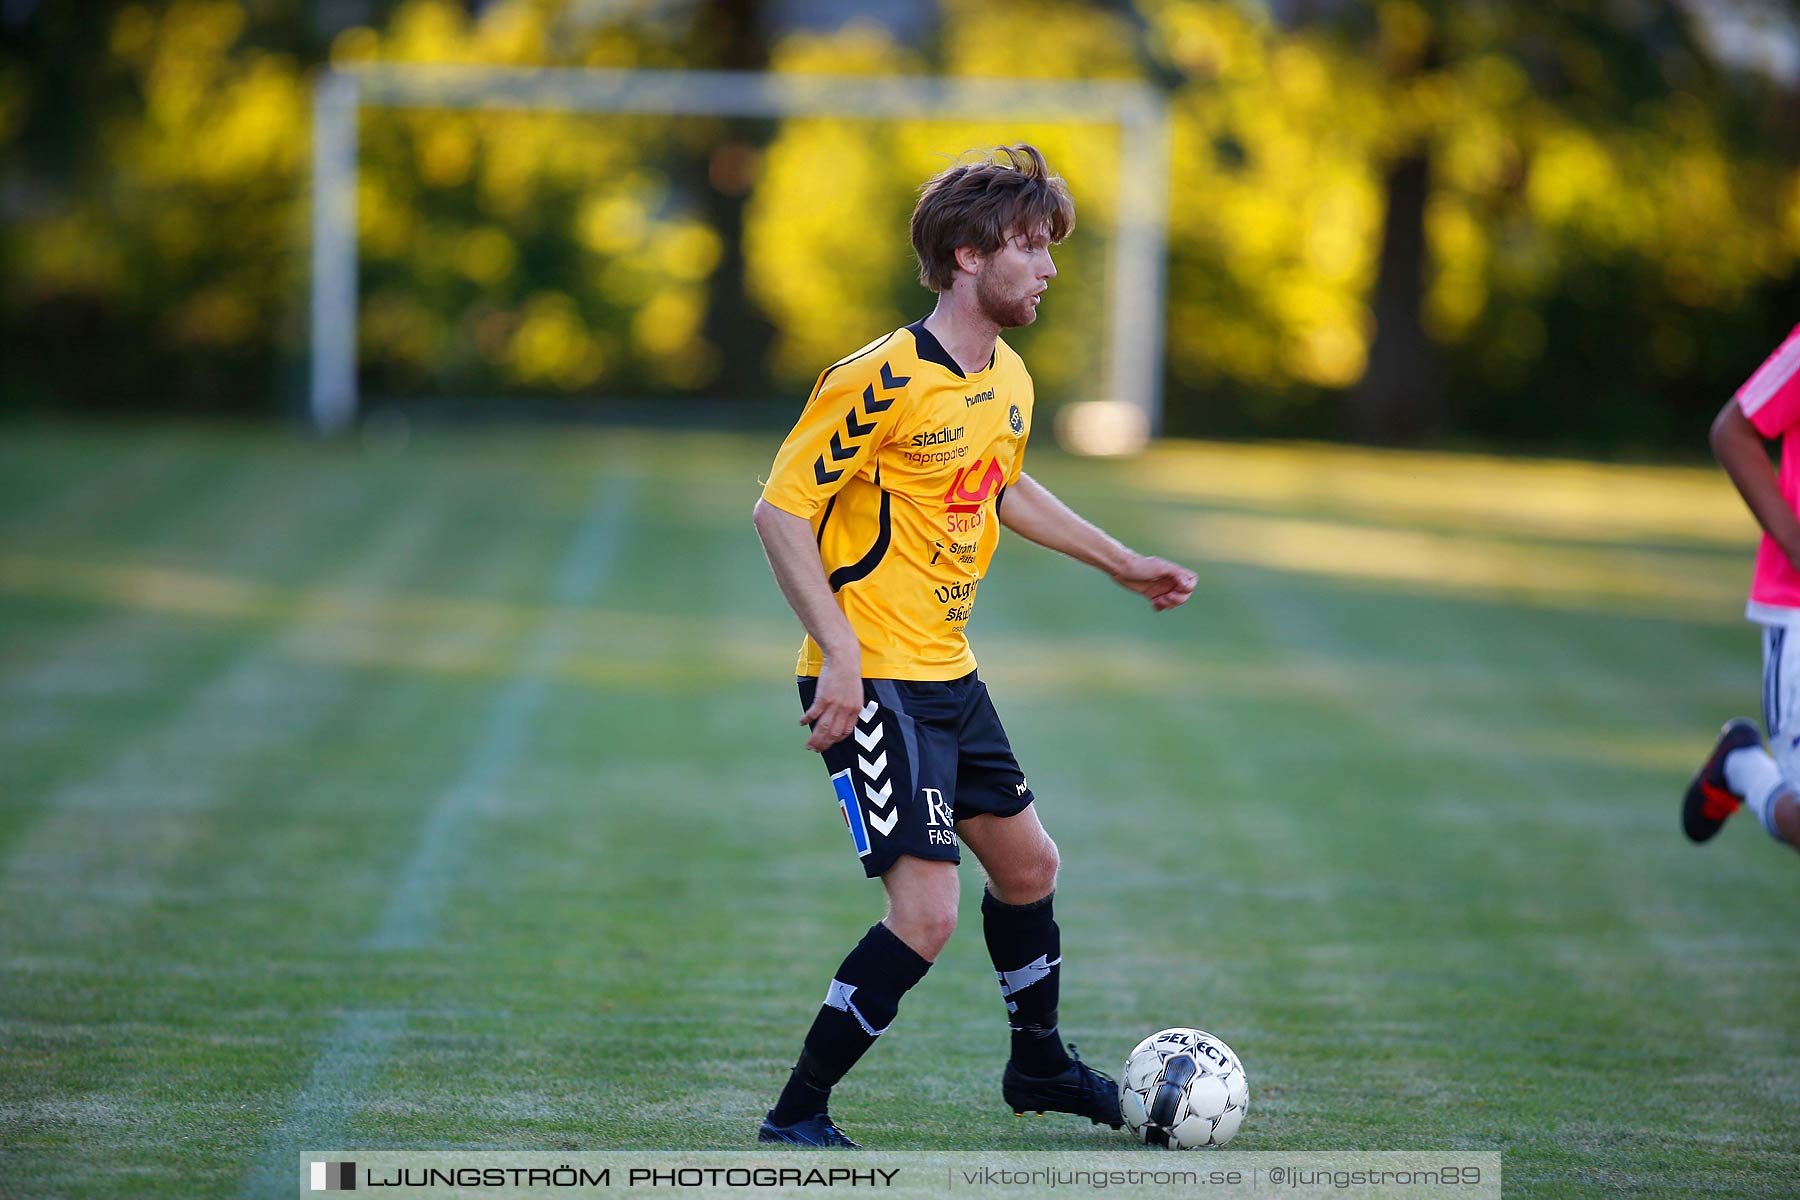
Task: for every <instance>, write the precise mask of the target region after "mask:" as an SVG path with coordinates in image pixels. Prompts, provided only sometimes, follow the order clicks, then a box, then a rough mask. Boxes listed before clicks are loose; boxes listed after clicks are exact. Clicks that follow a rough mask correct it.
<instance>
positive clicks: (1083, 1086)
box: [1000, 1045, 1125, 1129]
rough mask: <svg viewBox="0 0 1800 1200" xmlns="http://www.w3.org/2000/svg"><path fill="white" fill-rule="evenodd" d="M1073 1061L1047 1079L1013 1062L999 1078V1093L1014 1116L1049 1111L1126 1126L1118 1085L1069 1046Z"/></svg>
mask: <svg viewBox="0 0 1800 1200" xmlns="http://www.w3.org/2000/svg"><path fill="white" fill-rule="evenodd" d="M1069 1057H1070V1058H1071V1059H1072V1060H1073V1061H1072V1062H1070V1063H1069V1065H1068V1066H1067V1067H1065V1068H1063V1070H1062V1073H1061V1074H1058V1075H1052V1076H1050V1077H1049V1078H1048V1079H1039V1078H1038V1077H1037V1076H1035V1075H1027V1074H1025V1073H1024V1072H1023V1071H1021V1070H1019V1069H1018V1068H1017V1067H1015V1066H1013V1064H1012V1063H1010V1062H1008V1063H1007V1064H1006V1072H1005V1074H1003V1075H1001V1077H1000V1091H1001V1093H1002V1094H1003V1095H1005V1097H1006V1102H1007V1103H1008V1104H1010V1105H1011V1106H1012V1110H1013V1115H1014V1116H1019V1117H1022V1116H1024V1115H1025V1114H1026V1113H1028V1112H1035V1113H1037V1114H1038V1115H1039V1116H1042V1115H1043V1114H1044V1113H1047V1112H1064V1113H1074V1114H1075V1115H1076V1116H1078V1117H1086V1118H1087V1119H1088V1120H1090V1121H1092V1122H1093V1123H1094V1124H1096V1125H1110V1126H1112V1127H1113V1128H1114V1129H1118V1128H1119V1127H1121V1126H1122V1125H1124V1124H1125V1118H1124V1116H1123V1115H1122V1114H1121V1113H1120V1112H1119V1085H1118V1084H1117V1083H1114V1082H1113V1081H1112V1080H1111V1079H1108V1078H1107V1077H1106V1076H1104V1075H1102V1074H1101V1073H1100V1072H1098V1071H1096V1070H1094V1068H1092V1067H1090V1066H1088V1065H1087V1064H1086V1063H1084V1062H1082V1061H1081V1056H1080V1055H1078V1054H1076V1053H1075V1047H1074V1046H1072V1045H1071V1046H1070V1047H1069Z"/></svg>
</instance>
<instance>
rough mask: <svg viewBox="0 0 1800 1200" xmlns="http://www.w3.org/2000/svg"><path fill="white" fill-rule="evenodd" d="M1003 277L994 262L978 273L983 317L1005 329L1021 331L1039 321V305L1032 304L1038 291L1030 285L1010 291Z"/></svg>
mask: <svg viewBox="0 0 1800 1200" xmlns="http://www.w3.org/2000/svg"><path fill="white" fill-rule="evenodd" d="M999 274H1000V273H999V272H998V271H996V270H994V268H993V266H992V264H990V263H983V264H982V265H981V269H980V270H979V271H977V272H975V303H976V305H977V306H979V307H980V309H981V315H982V316H984V317H986V318H987V319H988V320H990V321H992V322H993V323H994V324H996V325H998V326H999V327H1000V328H1002V329H1017V328H1018V327H1019V326H1021V325H1029V324H1031V323H1032V322H1033V321H1035V320H1037V306H1036V305H1035V304H1033V303H1032V302H1031V297H1032V295H1033V293H1034V291H1035V290H1036V289H1035V288H1032V287H1030V286H1027V287H1026V288H1024V289H1023V290H1021V291H1017V292H1009V291H1007V290H1006V285H1005V283H1003V282H1002V281H1001V280H1000V278H999Z"/></svg>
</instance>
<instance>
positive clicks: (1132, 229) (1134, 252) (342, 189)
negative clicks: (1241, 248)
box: [309, 63, 1169, 453]
mask: <svg viewBox="0 0 1800 1200" xmlns="http://www.w3.org/2000/svg"><path fill="white" fill-rule="evenodd" d="M365 108H427V109H430V108H437V109H483V110H494V111H506V110H511V111H562V112H583V113H596V114H602V115H604V114H609V113H612V114H631V115H663V116H711V117H760V118H782V117H795V116H809V117H861V118H872V119H883V118H885V119H922V120H924V119H936V120H965V121H967V120H1008V121H1019V122H1036V123H1069V124H1088V125H1095V124H1098V125H1110V126H1113V127H1116V128H1117V129H1118V131H1119V141H1118V176H1119V187H1118V200H1117V205H1118V208H1117V220H1116V222H1115V227H1114V230H1113V244H1112V252H1111V260H1110V263H1109V266H1108V271H1107V276H1108V281H1107V297H1106V313H1107V317H1106V330H1105V335H1104V364H1105V365H1104V378H1105V380H1106V392H1105V395H1104V396H1103V397H1101V398H1100V399H1099V400H1097V401H1090V402H1086V403H1083V404H1076V405H1070V406H1068V408H1069V410H1082V411H1070V412H1068V413H1067V414H1066V415H1067V416H1068V417H1069V418H1070V419H1069V420H1067V421H1065V423H1064V424H1065V432H1072V433H1074V434H1075V440H1076V441H1077V442H1078V443H1081V442H1085V443H1087V447H1088V448H1089V449H1091V450H1095V451H1098V452H1103V453H1104V452H1109V451H1110V452H1117V451H1118V450H1123V449H1132V448H1135V446H1136V445H1141V443H1142V441H1143V440H1144V439H1145V438H1147V437H1149V436H1150V435H1152V434H1154V433H1155V432H1157V430H1158V429H1159V427H1160V424H1161V408H1162V358H1163V292H1164V274H1163V272H1164V266H1163V263H1164V255H1165V250H1166V247H1167V242H1168V203H1169V174H1168V156H1169V117H1168V105H1167V103H1166V101H1165V100H1164V98H1163V97H1162V95H1161V94H1160V93H1159V92H1157V91H1156V89H1155V88H1153V87H1151V86H1150V85H1149V84H1146V83H1141V82H1134V81H1114V80H1037V79H964V78H952V77H946V76H920V75H914V76H893V75H889V76H842V75H782V74H767V73H759V72H740V71H660V70H600V69H585V68H568V67H558V68H533V69H520V68H498V67H472V66H450V65H426V64H405V63H372V64H368V65H357V66H349V67H337V68H333V69H330V70H327V71H325V72H324V73H323V74H322V75H321V76H320V78H319V80H318V83H317V85H316V87H315V90H314V93H313V196H312V201H313V202H312V283H311V304H310V310H311V347H310V355H309V360H310V367H311V372H310V375H311V378H310V387H309V406H310V411H311V416H312V422H313V425H314V427H315V428H316V429H318V430H319V431H320V432H322V433H335V432H338V431H340V430H343V429H345V428H346V427H348V426H349V425H350V424H351V423H352V422H353V421H354V420H355V418H356V413H357V404H358V397H357V385H356V314H357V213H356V183H357V119H358V116H359V114H360V113H361V111H362V110H363V109H365Z"/></svg>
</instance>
